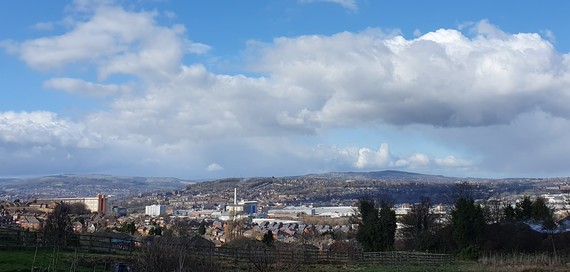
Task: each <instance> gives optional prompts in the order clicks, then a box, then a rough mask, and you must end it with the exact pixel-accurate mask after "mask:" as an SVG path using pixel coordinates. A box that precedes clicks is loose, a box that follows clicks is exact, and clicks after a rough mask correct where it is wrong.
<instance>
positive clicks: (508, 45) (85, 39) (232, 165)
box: [0, 0, 570, 178]
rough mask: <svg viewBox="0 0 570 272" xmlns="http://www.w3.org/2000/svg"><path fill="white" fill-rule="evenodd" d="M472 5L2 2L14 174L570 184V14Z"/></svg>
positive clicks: (1, 87)
mask: <svg viewBox="0 0 570 272" xmlns="http://www.w3.org/2000/svg"><path fill="white" fill-rule="evenodd" d="M433 2H435V3H433ZM459 2H460V1H398V3H384V1H364V0H362V1H358V0H297V1H296V0H288V1H257V0H252V1H221V0H213V1H151V0H148V1H145V0H140V1H90V0H77V1H49V2H48V1H39V2H38V1H29V0H25V1H17V3H15V2H11V3H2V8H1V9H0V22H1V24H2V26H4V27H2V28H1V30H0V49H1V51H0V73H1V74H2V77H0V176H30V175H44V174H55V173H101V174H115V175H132V176H141V175H146V176H174V177H179V178H217V177H229V176H283V175H300V174H307V173H319V172H328V171H370V170H383V169H397V170H403V171H413V172H421V173H429V174H443V175H449V176H459V177H461V176H474V177H508V176H517V177H519V176H544V177H549V176H569V175H570V169H569V168H568V163H567V162H568V161H570V145H569V144H567V140H566V139H567V135H569V133H570V107H569V106H568V105H569V103H570V84H569V83H570V55H569V53H568V52H569V49H570V40H569V39H570V37H569V35H570V33H569V30H568V29H567V27H565V25H566V23H565V22H566V21H567V20H566V19H567V15H566V14H565V13H566V11H567V10H568V8H569V7H570V3H568V2H567V1H551V2H548V3H539V2H538V1H536V2H530V1H523V2H521V1H500V2H499V3H496V2H497V1H472V2H473V3H459ZM30 7H32V8H30Z"/></svg>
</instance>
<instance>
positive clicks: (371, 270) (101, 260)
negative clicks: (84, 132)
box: [0, 249, 570, 272]
mask: <svg viewBox="0 0 570 272" xmlns="http://www.w3.org/2000/svg"><path fill="white" fill-rule="evenodd" d="M131 257H132V256H128V255H109V254H96V253H86V252H77V253H76V252H73V251H59V252H58V251H54V250H42V249H40V250H38V251H37V252H36V251H35V249H15V250H7V249H0V271H2V272H20V271H21V272H24V271H86V272H87V271H90V272H103V271H112V270H113V266H114V264H115V263H119V262H131V261H130V258H131ZM32 267H35V270H32ZM300 271H306V272H329V271H332V272H346V271H359V272H428V271H441V272H447V271H449V272H452V271H465V272H476V271H477V272H478V271H489V272H503V271H505V272H506V271H509V272H510V271H514V272H523V271H524V272H530V271H532V272H538V271H545V272H546V271H570V266H568V265H565V264H564V265H548V264H513V263H509V264H506V263H504V264H500V265H497V264H483V263H481V262H475V261H453V262H451V263H448V264H445V265H439V266H419V265H406V264H402V265H397V266H379V265H376V266H373V265H368V266H366V265H339V266H333V265H312V266H308V267H301V268H300Z"/></svg>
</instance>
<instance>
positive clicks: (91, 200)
mask: <svg viewBox="0 0 570 272" xmlns="http://www.w3.org/2000/svg"><path fill="white" fill-rule="evenodd" d="M35 202H36V203H37V204H46V205H48V206H49V204H50V203H59V202H63V203H67V204H73V203H83V204H85V206H86V208H87V209H88V210H90V211H91V212H97V213H100V214H104V213H105V212H107V196H106V195H101V194H97V196H96V197H76V198H44V199H36V200H35Z"/></svg>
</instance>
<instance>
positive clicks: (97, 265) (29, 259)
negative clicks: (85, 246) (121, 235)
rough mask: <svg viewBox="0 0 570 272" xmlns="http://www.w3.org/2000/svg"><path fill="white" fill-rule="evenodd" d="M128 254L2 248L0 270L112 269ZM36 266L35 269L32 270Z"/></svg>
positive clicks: (95, 270) (97, 270) (8, 271)
mask: <svg viewBox="0 0 570 272" xmlns="http://www.w3.org/2000/svg"><path fill="white" fill-rule="evenodd" d="M125 261H128V256H121V255H106V254H95V253H85V252H77V253H76V252H73V251H57V250H53V249H51V250H46V249H39V250H38V251H36V250H35V249H14V250H8V249H1V250H0V271H2V272H16V271H90V272H99V271H112V268H113V266H114V264H115V263H118V262H125ZM32 268H35V270H32Z"/></svg>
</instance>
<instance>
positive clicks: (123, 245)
mask: <svg viewBox="0 0 570 272" xmlns="http://www.w3.org/2000/svg"><path fill="white" fill-rule="evenodd" d="M54 245H57V246H59V247H61V248H64V249H78V250H85V251H97V252H109V253H112V252H119V251H121V252H131V253H132V252H133V251H134V250H135V249H136V248H140V247H142V243H141V242H139V241H137V240H135V239H132V238H124V237H119V236H111V234H109V235H94V234H75V233H72V234H68V235H66V236H64V237H59V238H57V239H53V237H50V236H46V235H45V234H44V233H42V232H32V231H22V230H12V229H0V248H2V247H4V248H6V247H8V248H9V247H18V248H25V247H52V246H54Z"/></svg>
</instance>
